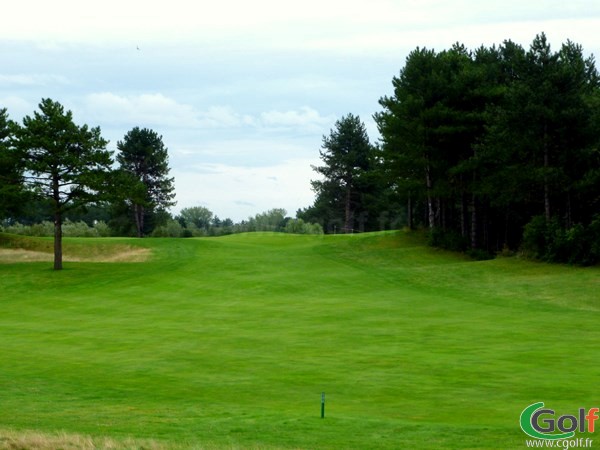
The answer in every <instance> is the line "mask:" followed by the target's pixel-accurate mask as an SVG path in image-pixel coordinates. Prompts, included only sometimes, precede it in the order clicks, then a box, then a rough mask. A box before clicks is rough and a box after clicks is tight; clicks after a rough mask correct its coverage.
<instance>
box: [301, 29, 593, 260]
mask: <svg viewBox="0 0 600 450" xmlns="http://www.w3.org/2000/svg"><path fill="white" fill-rule="evenodd" d="M392 84H393V89H394V91H393V94H392V95H391V96H385V97H382V98H381V99H380V101H379V103H380V105H381V106H382V108H383V110H382V111H381V112H378V113H376V114H375V116H374V119H375V121H376V123H377V125H378V128H379V131H380V134H381V136H382V139H381V142H380V144H379V145H377V146H374V145H370V144H368V138H367V137H366V133H365V132H364V125H362V124H361V123H360V122H359V121H358V122H357V118H356V117H354V116H352V115H350V116H347V117H344V118H343V119H342V120H340V121H339V122H338V123H337V124H336V129H335V130H332V132H331V135H330V136H329V137H324V143H323V150H324V151H322V152H321V156H322V159H323V161H324V162H325V166H323V167H317V168H315V170H316V171H317V172H319V173H320V174H322V175H324V179H323V180H318V181H315V182H313V187H314V188H315V192H316V193H317V199H316V201H315V204H314V205H313V206H311V207H309V208H307V209H305V210H301V211H299V215H298V217H303V218H305V219H310V220H311V221H318V222H320V223H323V224H324V226H325V229H326V230H327V231H329V232H331V231H333V229H334V227H337V228H338V229H340V228H343V229H360V230H371V229H380V228H382V227H387V226H394V225H396V226H397V225H398V222H400V221H401V222H402V223H403V225H406V226H408V227H411V228H413V227H426V228H427V229H429V230H430V238H431V242H432V244H433V245H436V246H441V247H446V248H451V249H454V250H464V251H470V252H472V253H473V254H475V255H479V256H485V255H487V254H489V255H492V254H495V253H496V252H499V251H502V250H504V251H507V250H522V251H524V252H527V253H529V254H530V255H532V256H534V257H537V258H540V259H544V260H549V261H560V262H572V263H583V264H594V263H596V262H598V260H600V214H599V213H600V150H599V145H600V83H599V76H598V71H597V69H596V67H595V62H594V59H593V57H588V58H586V57H584V55H583V50H582V47H581V46H580V45H577V44H575V43H573V42H570V41H568V42H566V43H564V44H562V46H561V47H560V49H559V50H558V51H553V50H552V49H551V48H550V45H549V43H548V41H547V38H546V36H545V35H544V34H541V35H538V36H536V38H535V39H534V40H533V42H532V44H531V46H530V48H529V49H528V50H525V49H524V48H523V47H521V46H520V45H518V44H516V43H514V42H512V41H505V42H504V43H503V44H502V45H500V46H493V47H490V48H487V47H480V48H478V49H476V50H474V51H471V50H468V49H466V48H465V47H464V46H463V45H460V44H455V45H454V46H452V48H450V49H449V50H444V51H441V52H436V51H434V50H430V49H424V48H417V49H415V50H414V51H412V52H411V53H410V54H409V56H408V57H407V59H406V63H405V65H404V67H403V68H402V70H401V71H400V74H399V76H398V77H394V78H393V80H392ZM352 124H353V125H352ZM365 139H366V143H367V144H368V145H365ZM356 149H360V150H358V151H357V150H356Z"/></svg>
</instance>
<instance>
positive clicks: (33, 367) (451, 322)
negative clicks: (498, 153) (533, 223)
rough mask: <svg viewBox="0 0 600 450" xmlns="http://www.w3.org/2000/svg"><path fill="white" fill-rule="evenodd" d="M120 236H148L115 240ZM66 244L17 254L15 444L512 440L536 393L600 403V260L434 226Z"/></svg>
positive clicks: (4, 367) (3, 356)
mask: <svg viewBox="0 0 600 450" xmlns="http://www.w3.org/2000/svg"><path fill="white" fill-rule="evenodd" d="M11 239H12V238H10V237H8V238H7V237H6V235H5V240H6V241H7V242H10V240H11ZM15 239H16V238H15ZM19 239H21V241H22V242H27V243H28V248H27V250H35V247H36V246H39V247H40V250H42V251H48V248H49V246H48V243H49V242H50V243H51V241H48V240H44V239H34V238H19ZM13 247H14V245H13ZM111 248H113V250H114V251H115V252H117V250H118V251H128V250H127V249H129V250H131V249H138V250H140V248H145V249H147V252H148V255H147V257H146V258H142V259H140V258H138V259H134V260H131V261H128V260H127V258H118V257H115V258H112V259H111V258H108V259H107V258H104V259H102V258H100V257H99V256H101V255H103V254H109V253H110V252H111ZM69 254H71V255H72V256H73V255H75V257H74V258H72V260H71V261H69ZM136 254H137V253H136ZM65 255H66V260H65V261H66V262H65V269H64V270H63V271H59V272H55V271H53V270H51V263H50V262H48V261H33V262H27V261H24V260H23V258H18V259H17V260H15V261H11V260H10V258H9V259H6V258H5V260H2V263H1V264H0V448H17V447H10V445H11V444H10V442H13V441H16V440H18V439H25V440H27V436H28V435H30V436H33V435H34V434H35V433H37V434H35V436H36V437H35V439H42V437H41V436H46V437H47V439H48V440H52V439H64V440H65V442H66V441H68V440H69V439H71V438H70V437H69V436H73V438H72V439H75V437H74V436H79V437H81V436H83V437H87V438H86V439H88V441H90V442H96V443H100V444H97V447H100V448H101V447H102V442H106V440H107V439H109V440H111V442H112V443H113V444H114V445H116V447H111V448H118V446H119V443H121V444H122V445H123V447H125V448H154V447H156V448H208V449H213V448H214V449H221V448H224V449H230V448H239V449H247V448H250V449H252V448H256V449H275V448H293V449H337V448H339V449H378V448H382V449H401V448H406V449H408V448H410V449H445V448H448V449H458V448H468V449H512V448H526V440H527V439H529V438H528V436H527V435H526V434H525V433H524V432H523V431H522V430H521V428H520V426H519V415H520V414H521V412H522V411H523V410H524V409H525V408H526V407H527V406H529V405H531V404H533V403H536V402H544V403H545V405H546V407H547V408H550V409H552V410H555V411H556V416H557V417H558V416H559V415H561V414H573V415H575V414H576V413H577V411H578V410H579V408H586V410H588V409H589V408H592V407H599V406H600V390H599V389H598V375H599V373H600V372H599V370H600V369H599V361H600V345H599V344H600V270H599V268H597V267H592V268H581V267H569V266H561V265H549V264H543V263H536V262H531V261H526V260H522V259H520V258H518V257H511V258H498V259H496V260H491V261H473V260H470V259H468V258H466V257H465V256H463V255H460V254H456V253H449V252H445V251H441V250H436V249H433V248H430V247H428V246H427V245H426V243H425V239H424V237H423V236H422V235H421V234H420V233H416V232H415V233H411V232H382V233H366V234H357V235H335V236H333V235H329V236H304V235H289V234H275V233H250V234H240V235H232V236H225V237H220V238H192V239H122V238H102V239H95V238H87V239H84V238H82V239H75V238H72V239H65ZM89 255H91V256H89ZM94 255H96V256H98V257H97V258H96V257H94ZM86 257H87V259H86ZM97 261H104V262H97ZM106 261H109V262H106ZM322 393H325V408H324V417H323V418H322V417H321V395H322ZM597 428H600V425H599V426H598V427H597ZM38 434H39V435H38ZM596 434H597V433H587V432H586V433H578V434H577V435H576V437H584V438H585V437H587V438H594V437H595V436H596ZM57 436H58V437H57ZM60 436H62V438H60ZM31 439H34V438H31ZM79 439H83V438H79ZM84 440H85V439H84ZM597 441H598V442H597V445H599V446H600V438H598V440H597ZM53 442H54V441H53ZM115 442H116V444H115ZM113 444H111V445H113ZM3 445H4V447H3ZM24 445H25V446H24V447H23V448H27V445H26V444H24ZM40 445H41V444H40ZM53 445H55V444H53ZM73 445H76V444H73ZM106 445H108V444H106ZM32 446H33V444H32ZM19 448H20V447H19ZM63 448H70V447H68V446H67V444H64V447H63ZM73 448H75V447H73Z"/></svg>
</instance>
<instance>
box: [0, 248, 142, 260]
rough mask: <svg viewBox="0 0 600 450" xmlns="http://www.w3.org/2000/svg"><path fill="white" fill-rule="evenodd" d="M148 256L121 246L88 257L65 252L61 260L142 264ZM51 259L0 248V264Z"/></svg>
mask: <svg viewBox="0 0 600 450" xmlns="http://www.w3.org/2000/svg"><path fill="white" fill-rule="evenodd" d="M150 255H151V251H150V249H147V248H139V247H130V246H124V245H123V246H114V248H111V249H110V251H103V252H90V254H88V255H83V254H79V255H72V254H69V253H68V252H65V253H64V255H63V260H64V261H71V262H144V261H147V260H148V259H149V258H150ZM53 259H54V255H53V254H52V253H47V252H38V251H33V250H25V249H20V248H17V249H13V248H0V264H2V263H4V264H10V263H18V262H36V261H38V262H39V261H52V260H53Z"/></svg>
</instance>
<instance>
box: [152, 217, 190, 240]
mask: <svg viewBox="0 0 600 450" xmlns="http://www.w3.org/2000/svg"><path fill="white" fill-rule="evenodd" d="M183 230H184V228H183V227H182V226H181V224H180V223H179V222H178V221H176V220H172V219H171V220H168V221H167V223H166V224H165V225H161V226H158V227H156V228H155V229H154V230H153V231H152V237H176V238H178V237H184V235H183Z"/></svg>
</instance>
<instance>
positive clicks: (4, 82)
mask: <svg viewBox="0 0 600 450" xmlns="http://www.w3.org/2000/svg"><path fill="white" fill-rule="evenodd" d="M56 84H59V85H67V84H69V80H68V79H67V78H66V77H64V76H62V75H50V74H12V75H4V74H0V87H11V86H17V87H31V86H49V85H56Z"/></svg>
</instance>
